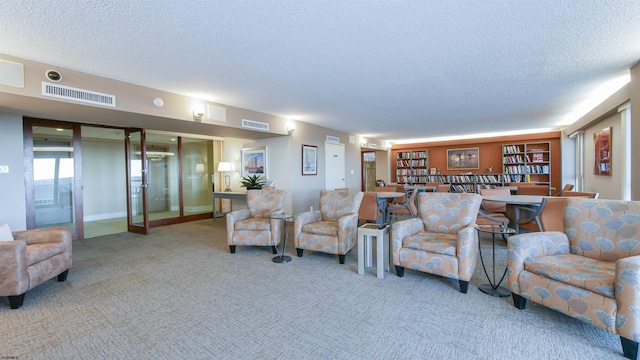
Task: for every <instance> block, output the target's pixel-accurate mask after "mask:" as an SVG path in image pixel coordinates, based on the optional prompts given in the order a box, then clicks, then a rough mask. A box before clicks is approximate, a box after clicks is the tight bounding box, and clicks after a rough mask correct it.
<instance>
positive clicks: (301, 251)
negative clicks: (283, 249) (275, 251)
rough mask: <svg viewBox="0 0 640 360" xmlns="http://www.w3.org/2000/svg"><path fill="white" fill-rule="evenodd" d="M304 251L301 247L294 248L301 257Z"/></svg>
mask: <svg viewBox="0 0 640 360" xmlns="http://www.w3.org/2000/svg"><path fill="white" fill-rule="evenodd" d="M303 252H304V250H303V249H298V248H296V253H298V257H302V253H303Z"/></svg>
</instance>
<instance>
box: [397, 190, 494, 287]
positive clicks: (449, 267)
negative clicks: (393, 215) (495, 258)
mask: <svg viewBox="0 0 640 360" xmlns="http://www.w3.org/2000/svg"><path fill="white" fill-rule="evenodd" d="M481 201H482V197H481V196H480V195H478V194H468V193H437V192H433V193H420V194H418V216H419V217H418V218H413V219H408V220H402V221H398V222H395V223H393V224H392V225H391V248H392V258H393V265H395V268H396V274H397V275H398V276H399V277H402V276H404V269H405V268H409V269H412V270H417V271H422V272H426V273H430V274H435V275H439V276H444V277H448V278H453V279H457V280H458V281H459V283H460V292H462V293H465V294H466V293H467V289H468V287H469V280H470V279H471V276H472V275H473V271H474V270H475V268H476V262H477V259H478V235H477V232H476V229H475V228H476V218H477V216H478V210H479V209H480V203H481Z"/></svg>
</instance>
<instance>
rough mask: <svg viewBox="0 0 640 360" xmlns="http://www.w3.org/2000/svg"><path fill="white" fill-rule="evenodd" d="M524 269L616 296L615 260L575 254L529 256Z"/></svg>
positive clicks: (599, 292)
mask: <svg viewBox="0 0 640 360" xmlns="http://www.w3.org/2000/svg"><path fill="white" fill-rule="evenodd" d="M524 269H525V270H528V271H530V272H532V273H535V274H538V275H541V276H545V277H548V278H550V279H553V280H557V281H560V282H562V283H565V284H569V285H573V286H575V287H578V288H582V289H586V290H589V291H593V292H595V293H598V294H600V295H604V296H607V297H610V298H613V297H614V292H613V287H614V284H615V277H616V274H615V273H616V264H615V263H613V262H608V261H601V260H596V259H591V258H587V257H584V256H580V255H574V254H566V255H553V256H542V257H535V258H529V259H528V260H525V262H524Z"/></svg>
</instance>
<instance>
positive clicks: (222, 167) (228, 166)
mask: <svg viewBox="0 0 640 360" xmlns="http://www.w3.org/2000/svg"><path fill="white" fill-rule="evenodd" d="M231 171H235V168H234V166H233V163H232V162H226V161H221V162H219V163H218V172H219V173H228V172H231ZM224 186H225V188H224V191H231V176H230V175H229V174H225V175H224Z"/></svg>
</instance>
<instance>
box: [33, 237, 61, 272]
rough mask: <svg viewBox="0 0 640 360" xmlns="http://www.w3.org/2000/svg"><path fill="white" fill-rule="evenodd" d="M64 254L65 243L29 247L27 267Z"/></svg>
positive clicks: (38, 244) (40, 244) (39, 244)
mask: <svg viewBox="0 0 640 360" xmlns="http://www.w3.org/2000/svg"><path fill="white" fill-rule="evenodd" d="M63 252H64V243H63V242H55V243H54V242H50V243H37V244H33V245H27V266H29V265H33V264H35V263H37V262H40V261H42V260H46V259H48V258H50V257H52V256H54V255H58V254H61V253H63Z"/></svg>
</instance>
